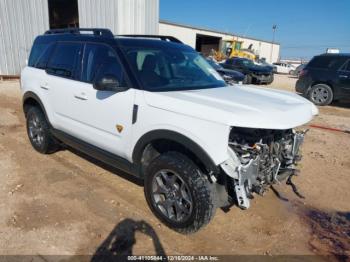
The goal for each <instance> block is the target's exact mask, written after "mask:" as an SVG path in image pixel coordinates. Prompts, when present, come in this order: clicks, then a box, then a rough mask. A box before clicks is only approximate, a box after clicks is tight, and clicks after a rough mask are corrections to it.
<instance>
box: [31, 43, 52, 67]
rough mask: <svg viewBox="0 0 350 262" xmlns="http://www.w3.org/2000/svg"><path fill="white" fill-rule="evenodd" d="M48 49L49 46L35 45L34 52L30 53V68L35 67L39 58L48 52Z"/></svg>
mask: <svg viewBox="0 0 350 262" xmlns="http://www.w3.org/2000/svg"><path fill="white" fill-rule="evenodd" d="M47 48H48V45H47V44H35V43H34V45H33V47H32V50H31V52H30V56H29V60H28V66H31V67H35V65H36V64H37V62H38V60H39V58H40V57H41V55H42V54H43V53H44V52H45V51H46V49H47Z"/></svg>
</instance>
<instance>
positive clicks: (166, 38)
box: [117, 35, 183, 44]
mask: <svg viewBox="0 0 350 262" xmlns="http://www.w3.org/2000/svg"><path fill="white" fill-rule="evenodd" d="M117 36H122V37H135V38H156V39H160V40H163V41H169V42H174V43H179V44H183V42H181V41H180V40H179V39H177V38H176V37H173V36H168V35H117Z"/></svg>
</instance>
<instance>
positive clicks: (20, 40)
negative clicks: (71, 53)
mask: <svg viewBox="0 0 350 262" xmlns="http://www.w3.org/2000/svg"><path fill="white" fill-rule="evenodd" d="M48 28H49V14H48V4H47V0H0V75H18V74H19V73H20V71H21V68H22V67H24V66H25V62H26V59H27V58H28V54H29V51H30V48H31V46H32V43H33V40H34V38H35V36H37V35H39V34H42V33H43V32H45V31H46V30H47V29H48Z"/></svg>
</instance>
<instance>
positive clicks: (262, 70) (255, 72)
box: [221, 57, 273, 84]
mask: <svg viewBox="0 0 350 262" xmlns="http://www.w3.org/2000/svg"><path fill="white" fill-rule="evenodd" d="M221 65H222V66H223V67H224V68H226V69H231V70H236V71H239V72H241V73H243V74H244V75H245V78H244V81H243V83H244V84H271V83H272V82H273V72H272V69H273V68H272V67H267V66H261V65H256V64H254V62H253V61H252V60H249V59H246V58H240V57H233V58H229V59H227V60H226V61H225V62H224V63H222V64H221Z"/></svg>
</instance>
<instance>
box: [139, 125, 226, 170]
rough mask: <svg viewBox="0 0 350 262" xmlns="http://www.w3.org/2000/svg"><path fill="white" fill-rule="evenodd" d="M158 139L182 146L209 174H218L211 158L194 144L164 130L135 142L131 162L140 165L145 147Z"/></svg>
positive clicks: (151, 133) (156, 131) (186, 138)
mask: <svg viewBox="0 0 350 262" xmlns="http://www.w3.org/2000/svg"><path fill="white" fill-rule="evenodd" d="M158 139H166V140H170V141H173V142H176V143H178V144H180V145H182V146H184V147H185V148H187V149H188V150H190V151H191V152H192V153H193V154H195V155H196V157H198V159H199V160H200V161H201V162H202V163H203V164H204V166H205V168H206V169H207V170H208V171H209V172H210V173H214V174H218V173H219V172H220V171H219V167H218V166H217V165H216V164H215V163H214V161H213V160H212V158H211V157H210V156H209V155H208V154H207V153H206V152H205V150H204V149H203V148H202V147H201V146H199V145H198V144H197V143H196V142H194V141H192V140H191V139H190V138H188V137H186V136H184V135H182V134H180V133H178V132H175V131H170V130H165V129H160V130H153V131H150V132H148V133H146V134H144V135H143V136H142V137H141V138H140V139H139V140H138V141H137V143H136V145H135V147H134V150H133V153H132V159H133V162H134V163H140V162H141V158H142V154H143V151H144V149H145V148H146V146H147V145H148V144H149V143H151V142H152V141H155V140H158Z"/></svg>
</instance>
